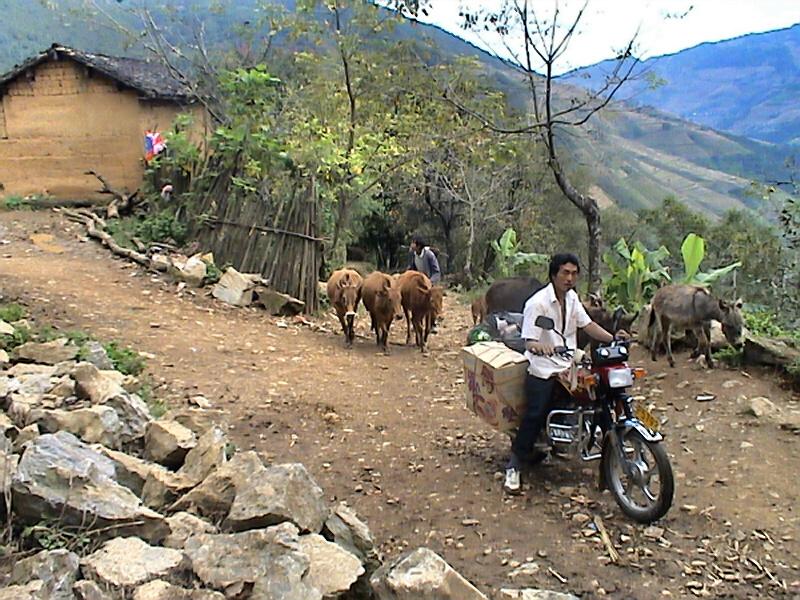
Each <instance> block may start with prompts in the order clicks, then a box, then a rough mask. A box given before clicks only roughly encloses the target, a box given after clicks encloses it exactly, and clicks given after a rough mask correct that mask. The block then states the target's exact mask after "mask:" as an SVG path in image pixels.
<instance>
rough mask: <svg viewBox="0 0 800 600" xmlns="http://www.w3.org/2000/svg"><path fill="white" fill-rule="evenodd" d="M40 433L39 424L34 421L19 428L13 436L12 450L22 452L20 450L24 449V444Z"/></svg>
mask: <svg viewBox="0 0 800 600" xmlns="http://www.w3.org/2000/svg"><path fill="white" fill-rule="evenodd" d="M41 434H42V432H41V431H39V426H38V425H37V424H36V423H33V424H32V425H28V426H27V427H23V428H22V429H20V430H19V433H18V434H17V437H15V438H14V452H16V453H17V454H22V451H23V450H24V449H25V444H27V443H28V442H30V441H33V440H35V439H36V438H37V437H39V436H40V435H41Z"/></svg>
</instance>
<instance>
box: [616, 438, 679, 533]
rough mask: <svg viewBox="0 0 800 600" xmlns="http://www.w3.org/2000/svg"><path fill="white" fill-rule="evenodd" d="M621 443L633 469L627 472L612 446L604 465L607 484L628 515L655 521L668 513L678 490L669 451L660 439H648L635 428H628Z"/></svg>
mask: <svg viewBox="0 0 800 600" xmlns="http://www.w3.org/2000/svg"><path fill="white" fill-rule="evenodd" d="M620 443H621V444H622V445H623V448H624V451H625V460H626V461H627V462H628V465H629V466H630V467H631V470H632V471H633V473H632V476H629V475H627V474H626V473H625V469H623V466H622V464H620V458H619V455H618V453H617V451H616V450H614V449H611V451H610V452H607V453H605V456H604V460H603V465H602V468H603V469H604V470H605V480H606V485H607V486H608V489H609V490H610V491H611V494H612V495H613V496H614V500H616V502H617V504H618V505H619V507H620V509H622V512H624V513H625V514H626V515H627V516H628V517H630V518H631V519H633V520H634V521H638V522H639V523H652V522H653V521H656V520H658V519H660V518H661V517H663V516H664V515H665V514H667V511H668V510H669V509H670V506H672V497H673V495H674V493H675V481H674V479H673V476H672V466H671V465H670V462H669V457H668V456H667V451H666V450H665V449H664V446H663V445H662V444H660V443H659V442H648V441H647V440H645V439H644V437H642V434H641V433H639V432H638V431H636V430H635V429H630V430H628V431H627V432H626V433H625V435H624V436H623V438H621V439H620ZM655 484H657V485H655Z"/></svg>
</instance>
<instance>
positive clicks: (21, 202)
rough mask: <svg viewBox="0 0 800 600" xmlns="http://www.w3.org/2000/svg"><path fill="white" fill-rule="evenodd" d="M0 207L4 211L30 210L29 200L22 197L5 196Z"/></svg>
mask: <svg viewBox="0 0 800 600" xmlns="http://www.w3.org/2000/svg"><path fill="white" fill-rule="evenodd" d="M0 206H2V208H4V209H6V210H28V209H30V208H31V202H30V199H29V198H23V197H22V196H6V197H5V198H3V201H2V204H0Z"/></svg>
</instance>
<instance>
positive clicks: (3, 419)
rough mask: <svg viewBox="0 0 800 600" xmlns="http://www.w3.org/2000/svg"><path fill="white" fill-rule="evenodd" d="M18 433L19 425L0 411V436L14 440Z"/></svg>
mask: <svg viewBox="0 0 800 600" xmlns="http://www.w3.org/2000/svg"><path fill="white" fill-rule="evenodd" d="M18 435H19V427H17V426H16V425H15V424H14V421H12V420H11V418H10V417H9V416H8V415H7V414H6V413H4V412H2V411H0V436H3V437H5V438H8V439H9V440H16V439H17V436H18Z"/></svg>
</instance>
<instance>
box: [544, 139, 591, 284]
mask: <svg viewBox="0 0 800 600" xmlns="http://www.w3.org/2000/svg"><path fill="white" fill-rule="evenodd" d="M550 143H552V138H551V139H550ZM550 170H551V171H552V172H553V175H554V176H555V179H556V183H557V184H558V187H559V189H560V190H561V191H562V193H563V194H564V195H565V196H566V197H567V199H568V200H569V201H570V202H572V204H574V205H575V206H576V207H578V209H579V210H580V211H581V212H582V213H583V217H584V219H586V228H587V230H588V233H589V265H588V271H589V273H588V283H589V293H594V292H597V291H598V290H599V289H600V237H601V233H602V232H601V229H600V208H599V207H598V205H597V200H595V199H594V198H592V197H591V196H587V195H584V194H581V193H580V192H579V191H578V190H577V189H576V188H575V186H573V185H572V184H571V183H570V182H569V180H568V179H567V177H566V175H564V172H563V170H562V169H561V163H559V162H558V159H557V158H556V156H555V151H554V150H553V148H552V146H550Z"/></svg>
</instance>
